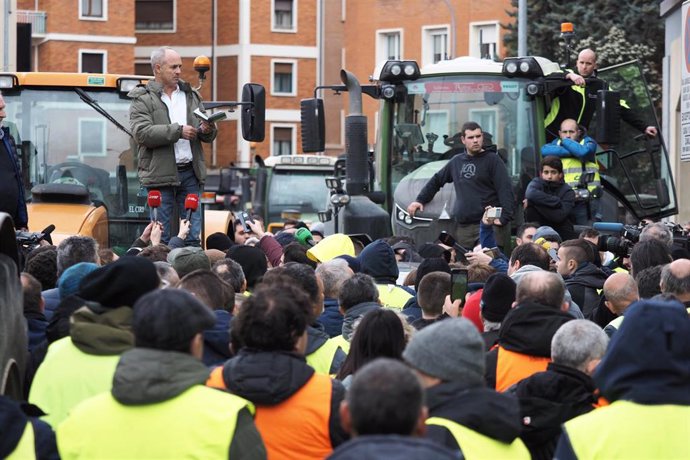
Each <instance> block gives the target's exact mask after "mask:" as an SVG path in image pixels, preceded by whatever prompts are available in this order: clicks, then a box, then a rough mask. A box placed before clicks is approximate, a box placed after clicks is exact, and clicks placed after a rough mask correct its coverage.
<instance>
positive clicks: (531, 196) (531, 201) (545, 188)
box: [525, 177, 575, 226]
mask: <svg viewBox="0 0 690 460" xmlns="http://www.w3.org/2000/svg"><path fill="white" fill-rule="evenodd" d="M525 198H527V202H528V203H527V206H528V207H531V208H535V209H536V210H537V212H538V213H539V215H541V216H542V217H543V219H542V220H541V221H540V223H541V224H542V225H549V226H555V225H558V224H561V223H563V222H565V221H566V220H567V219H568V216H569V215H570V212H571V211H572V210H573V207H574V206H575V192H574V191H573V189H572V188H571V187H570V185H568V184H566V183H565V182H551V181H546V180H544V179H542V178H541V177H535V178H534V179H532V180H531V181H530V183H529V184H528V185H527V190H526V191H525Z"/></svg>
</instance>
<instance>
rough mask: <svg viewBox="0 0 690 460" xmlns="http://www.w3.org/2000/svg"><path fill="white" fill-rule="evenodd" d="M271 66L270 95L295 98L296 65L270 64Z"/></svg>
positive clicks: (293, 63)
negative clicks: (271, 83)
mask: <svg viewBox="0 0 690 460" xmlns="http://www.w3.org/2000/svg"><path fill="white" fill-rule="evenodd" d="M272 65H273V86H272V90H271V94H273V95H280V96H295V95H296V94H297V93H296V91H295V87H296V83H297V82H296V75H295V74H296V72H295V68H296V63H295V62H272Z"/></svg>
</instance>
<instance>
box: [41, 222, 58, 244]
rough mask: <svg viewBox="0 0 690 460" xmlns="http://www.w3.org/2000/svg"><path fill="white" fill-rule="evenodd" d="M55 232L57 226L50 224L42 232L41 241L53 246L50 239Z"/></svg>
mask: <svg viewBox="0 0 690 460" xmlns="http://www.w3.org/2000/svg"><path fill="white" fill-rule="evenodd" d="M54 230H55V225H53V224H50V225H48V226H47V227H46V228H44V229H43V230H42V231H41V236H40V238H39V240H46V241H47V242H48V243H50V244H53V239H52V238H51V237H50V234H51V233H53V231H54Z"/></svg>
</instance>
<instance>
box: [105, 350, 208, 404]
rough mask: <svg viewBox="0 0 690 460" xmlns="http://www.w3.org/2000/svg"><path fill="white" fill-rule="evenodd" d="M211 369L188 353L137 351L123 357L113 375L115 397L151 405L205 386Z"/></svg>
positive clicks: (125, 401) (127, 353)
mask: <svg viewBox="0 0 690 460" xmlns="http://www.w3.org/2000/svg"><path fill="white" fill-rule="evenodd" d="M208 376H209V370H208V368H207V367H206V366H204V364H203V363H202V362H201V361H199V360H198V359H196V358H195V357H193V356H192V355H188V354H186V353H179V352H177V351H163V350H153V349H151V348H134V349H132V350H130V351H128V352H126V353H124V354H123V355H122V357H121V358H120V361H119V362H118V364H117V368H116V369H115V375H114V376H113V389H112V390H111V391H112V395H113V397H114V398H115V399H116V400H118V401H119V402H120V403H122V404H125V405H128V406H134V405H140V404H152V403H157V402H161V401H166V400H168V399H171V398H174V397H175V396H178V395H180V394H182V393H184V392H185V391H187V389H189V388H190V387H192V386H194V385H204V383H205V382H206V380H207V379H208Z"/></svg>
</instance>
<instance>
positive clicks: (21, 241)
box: [15, 224, 55, 254]
mask: <svg viewBox="0 0 690 460" xmlns="http://www.w3.org/2000/svg"><path fill="white" fill-rule="evenodd" d="M53 230H55V225H52V224H51V225H49V226H47V227H46V228H44V229H43V231H41V232H23V231H20V230H17V231H16V232H15V236H16V238H17V246H19V248H20V249H21V251H22V252H23V253H24V254H28V253H30V252H31V251H33V250H34V249H36V248H37V247H38V246H39V245H40V244H41V241H43V240H46V241H48V242H49V243H52V241H51V239H50V234H51V233H52V232H53Z"/></svg>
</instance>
